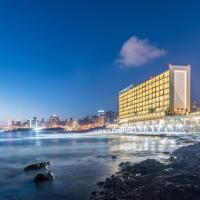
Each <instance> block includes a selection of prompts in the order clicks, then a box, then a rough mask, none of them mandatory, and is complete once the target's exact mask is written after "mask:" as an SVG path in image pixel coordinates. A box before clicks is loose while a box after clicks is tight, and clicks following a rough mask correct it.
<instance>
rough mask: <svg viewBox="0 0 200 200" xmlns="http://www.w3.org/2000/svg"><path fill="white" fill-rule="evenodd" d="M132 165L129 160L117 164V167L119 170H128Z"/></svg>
mask: <svg viewBox="0 0 200 200" xmlns="http://www.w3.org/2000/svg"><path fill="white" fill-rule="evenodd" d="M132 166H133V164H131V162H121V163H120V164H119V169H120V170H121V171H129V169H130V168H131V167H132Z"/></svg>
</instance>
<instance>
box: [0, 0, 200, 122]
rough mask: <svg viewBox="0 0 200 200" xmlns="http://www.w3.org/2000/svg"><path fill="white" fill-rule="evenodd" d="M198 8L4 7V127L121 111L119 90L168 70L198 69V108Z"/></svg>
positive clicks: (175, 4) (0, 48)
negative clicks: (173, 66) (27, 121)
mask: <svg viewBox="0 0 200 200" xmlns="http://www.w3.org/2000/svg"><path fill="white" fill-rule="evenodd" d="M169 2H170V3H169ZM144 3H145V4H146V5H147V6H145V7H144V6H143V4H144ZM155 5H156V6H155ZM198 5H199V3H193V4H192V3H191V1H190V2H189V1H188V2H187V1H184V2H180V1H168V3H166V4H165V3H163V2H162V4H161V3H157V4H155V3H154V4H153V3H150V2H149V3H148V2H146V1H140V2H139V1H138V2H132V1H126V4H124V1H117V2H114V1H109V2H107V1H95V2H93V1H89V0H88V1H84V2H83V1H67V2H65V1H59V2H56V1H48V2H47V1H42V2H39V1H19V2H15V1H7V2H1V3H0V19H1V21H0V25H1V32H0V36H1V37H0V55H1V58H0V73H1V80H0V91H1V97H0V106H1V112H0V113H1V115H0V123H1V124H3V123H4V124H7V121H8V120H11V119H18V118H20V119H21V120H24V119H28V118H31V117H32V116H38V118H42V117H44V118H47V117H48V116H50V115H51V114H53V113H56V114H57V115H59V116H60V117H61V118H69V117H77V118H78V117H82V116H85V115H90V114H92V113H96V111H97V110H99V109H104V110H114V111H117V110H118V92H119V91H120V90H122V89H123V88H125V87H126V86H127V85H129V84H131V83H135V84H138V83H140V82H142V81H144V80H147V79H148V77H150V76H152V75H155V74H159V73H161V72H162V71H163V70H165V68H166V65H167V64H169V63H171V64H180V65H187V64H190V65H191V66H192V84H191V85H192V88H191V94H192V98H191V99H192V100H197V101H200V95H199V94H198V93H199V91H198V85H199V84H200V79H199V78H198V75H199V73H200V68H199V65H200V60H199V58H198V52H199V51H200V42H199V40H198V35H199V34H200V24H199V18H200V13H199V12H198ZM141 10H142V12H141ZM169 11H170V12H169ZM174 19H176V20H174Z"/></svg>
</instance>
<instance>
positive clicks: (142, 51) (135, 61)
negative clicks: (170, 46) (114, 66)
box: [116, 36, 166, 68]
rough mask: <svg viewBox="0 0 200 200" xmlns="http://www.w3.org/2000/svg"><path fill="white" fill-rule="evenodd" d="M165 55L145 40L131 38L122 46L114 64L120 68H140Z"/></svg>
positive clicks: (162, 50) (164, 52)
mask: <svg viewBox="0 0 200 200" xmlns="http://www.w3.org/2000/svg"><path fill="white" fill-rule="evenodd" d="M165 54H166V51H165V50H164V49H159V48H157V47H155V46H153V45H152V44H150V43H149V41H148V40H147V39H140V38H138V37H136V36H133V37H131V38H130V39H128V40H127V41H126V42H124V44H123V45H122V48H121V50H120V53H119V58H118V59H117V60H116V62H117V63H118V64H119V65H120V66H121V67H122V68H128V67H140V66H142V65H144V64H146V63H148V62H150V61H152V60H154V59H156V58H159V57H161V56H163V55H165Z"/></svg>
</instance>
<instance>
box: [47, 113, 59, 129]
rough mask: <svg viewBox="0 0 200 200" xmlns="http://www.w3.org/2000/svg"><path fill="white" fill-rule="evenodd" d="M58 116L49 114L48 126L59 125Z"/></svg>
mask: <svg viewBox="0 0 200 200" xmlns="http://www.w3.org/2000/svg"><path fill="white" fill-rule="evenodd" d="M59 121H60V120H59V117H58V116H56V115H55V114H54V115H51V116H50V118H49V125H50V127H57V126H58V125H59Z"/></svg>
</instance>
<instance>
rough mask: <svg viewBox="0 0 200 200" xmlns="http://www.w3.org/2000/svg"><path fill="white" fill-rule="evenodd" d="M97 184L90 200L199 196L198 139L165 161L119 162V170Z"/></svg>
mask: <svg viewBox="0 0 200 200" xmlns="http://www.w3.org/2000/svg"><path fill="white" fill-rule="evenodd" d="M98 185H99V187H100V190H99V191H94V192H92V193H91V197H90V199H91V200H111V199H112V200H199V199H200V143H196V144H193V145H189V146H186V147H181V148H179V149H178V150H176V151H174V152H173V154H172V155H171V157H170V159H169V160H168V162H167V163H166V164H162V163H160V162H158V161H156V160H153V159H147V160H145V161H142V162H140V163H137V164H134V163H130V162H125V163H121V164H120V165H119V172H117V173H116V174H115V175H112V176H111V177H109V178H107V179H106V180H105V181H104V182H99V183H98Z"/></svg>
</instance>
